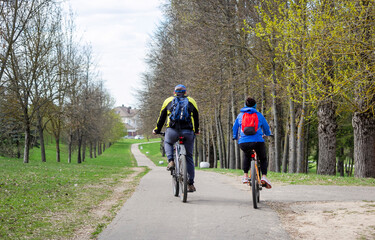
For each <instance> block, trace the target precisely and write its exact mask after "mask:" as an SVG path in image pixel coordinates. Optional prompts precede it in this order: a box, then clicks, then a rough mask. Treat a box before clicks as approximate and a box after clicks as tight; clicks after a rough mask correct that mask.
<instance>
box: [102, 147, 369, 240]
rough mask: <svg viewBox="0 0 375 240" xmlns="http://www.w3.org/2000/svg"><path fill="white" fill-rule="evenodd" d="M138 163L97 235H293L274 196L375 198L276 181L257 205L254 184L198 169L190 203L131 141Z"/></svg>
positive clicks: (358, 191) (363, 191)
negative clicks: (140, 169)
mask: <svg viewBox="0 0 375 240" xmlns="http://www.w3.org/2000/svg"><path fill="white" fill-rule="evenodd" d="M132 153H133V154H134V156H135V158H136V159H137V161H138V165H139V166H148V167H150V168H151V171H150V172H149V173H148V174H147V175H145V176H144V177H143V178H142V180H141V182H140V184H139V186H138V187H137V190H136V191H135V192H134V194H133V195H132V197H131V198H130V199H129V200H128V201H127V202H126V203H125V205H124V206H123V207H122V209H121V210H120V212H119V213H118V215H117V216H116V218H115V219H114V220H113V222H112V223H111V224H110V225H109V226H108V227H107V228H106V229H105V230H104V231H103V232H102V233H101V234H100V235H99V239H101V240H105V239H113V240H117V239H236V240H239V239H255V240H256V239H262V240H263V239H290V238H289V236H288V234H287V233H286V232H285V230H284V229H283V228H282V226H281V223H280V221H279V218H278V216H277V214H276V213H275V212H274V211H273V210H271V209H270V208H269V207H268V206H267V202H273V201H283V202H288V201H330V200H339V201H343V199H344V200H347V201H352V200H375V188H371V187H370V188H368V187H367V188H366V187H355V188H353V187H335V186H298V185H288V186H274V188H273V189H271V190H263V191H262V192H261V202H260V204H259V209H253V207H252V200H251V194H250V190H249V189H248V187H247V186H244V185H242V184H240V183H239V179H240V178H238V179H236V178H234V177H229V176H224V175H222V174H217V173H213V172H206V171H197V172H196V179H195V181H196V183H195V186H196V188H197V191H196V192H194V193H189V194H188V201H187V203H182V202H181V201H180V198H178V197H174V196H173V195H172V186H171V177H170V175H169V172H167V171H166V170H165V167H157V166H155V165H154V164H153V163H152V162H151V161H150V160H149V159H148V158H147V157H145V156H144V155H143V154H142V153H141V152H140V151H139V150H138V144H134V145H132Z"/></svg>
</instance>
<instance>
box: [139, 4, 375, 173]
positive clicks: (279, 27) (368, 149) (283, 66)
mask: <svg viewBox="0 0 375 240" xmlns="http://www.w3.org/2000/svg"><path fill="white" fill-rule="evenodd" d="M164 12H165V21H164V22H163V23H161V24H160V26H159V29H158V31H157V32H155V34H154V38H153V39H155V40H154V41H153V42H152V43H151V44H150V50H149V54H148V57H147V64H148V66H149V69H150V70H149V71H148V72H145V73H144V75H143V81H144V84H143V86H144V89H142V90H141V91H140V93H139V96H140V100H141V101H140V102H141V108H142V111H141V114H143V116H142V118H143V120H144V131H145V133H150V132H151V129H152V128H153V127H154V124H155V121H156V119H157V115H158V111H159V109H158V108H159V105H155V103H157V102H159V103H160V104H161V103H162V101H163V100H164V99H165V98H166V97H167V96H169V95H170V94H171V92H172V91H173V87H174V86H175V85H177V84H178V83H183V84H186V85H187V87H188V91H189V92H190V94H191V96H193V97H194V98H195V99H196V100H197V102H198V106H199V108H200V109H199V110H200V114H201V125H202V129H201V130H202V132H203V135H202V137H201V138H198V145H197V148H196V149H198V151H196V155H197V157H198V158H197V159H199V161H208V162H210V163H211V167H217V164H218V162H219V163H220V166H221V167H224V168H240V167H241V153H240V150H239V148H238V146H237V144H236V143H235V142H234V141H232V137H231V135H232V132H231V128H232V124H233V122H234V120H235V118H236V116H237V114H238V113H239V109H240V108H241V107H242V106H243V102H244V99H245V98H246V97H247V96H253V97H254V98H256V99H257V102H258V110H259V111H261V112H262V113H263V114H264V115H265V116H266V118H267V119H268V122H269V123H270V125H271V129H272V132H273V134H274V135H275V138H274V140H271V141H269V144H268V145H269V166H270V170H272V171H277V172H280V171H283V172H290V173H306V172H307V171H308V165H309V164H308V163H309V159H310V160H311V159H315V160H316V162H317V172H318V173H319V174H329V175H334V174H336V171H337V170H338V171H339V172H340V173H341V174H342V175H343V174H344V170H345V169H347V171H348V172H351V171H350V169H349V168H348V166H350V163H352V162H353V160H354V165H355V166H354V169H355V176H357V177H375V113H374V112H375V111H374V110H375V109H374V106H375V84H374V73H375V70H374V64H375V54H374V52H375V39H374V36H375V35H374V34H375V19H374V17H375V16H374V14H375V3H374V0H355V1H339V2H337V1H333V0H323V1H321V0H296V1H290V0H256V1H249V0H219V1H217V0H206V1H198V0H170V1H168V3H167V4H166V5H165V6H164Z"/></svg>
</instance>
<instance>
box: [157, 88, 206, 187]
mask: <svg viewBox="0 0 375 240" xmlns="http://www.w3.org/2000/svg"><path fill="white" fill-rule="evenodd" d="M183 102H185V103H186V105H185V108H186V110H185V111H184V112H186V114H187V116H188V117H187V118H184V119H182V120H181V119H175V118H173V117H172V114H173V113H174V112H175V109H176V105H178V106H181V108H183V107H182V106H183ZM181 115H182V113H181ZM165 120H167V124H166V127H167V130H166V131H165V139H164V148H165V153H166V155H167V158H168V166H167V170H171V169H174V167H175V163H174V154H173V144H174V143H175V142H177V140H178V138H179V137H180V136H183V137H184V138H185V140H184V145H185V148H186V163H187V172H188V174H189V179H188V191H189V192H194V191H196V189H195V186H194V176H195V169H194V161H193V150H194V139H195V134H199V113H198V107H197V104H196V102H195V100H194V99H193V98H191V97H188V96H187V94H186V87H185V86H184V85H182V84H179V85H177V86H176V87H175V89H174V96H172V97H169V98H167V99H166V100H165V101H164V103H163V105H162V107H161V110H160V114H159V118H158V121H157V124H156V127H155V129H154V130H153V131H152V133H153V134H158V133H160V131H161V129H162V128H163V125H164V123H165Z"/></svg>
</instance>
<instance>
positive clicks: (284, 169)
mask: <svg viewBox="0 0 375 240" xmlns="http://www.w3.org/2000/svg"><path fill="white" fill-rule="evenodd" d="M288 136H289V123H288V121H286V127H285V136H284V152H283V162H282V172H283V173H287V172H288V149H289V137H288Z"/></svg>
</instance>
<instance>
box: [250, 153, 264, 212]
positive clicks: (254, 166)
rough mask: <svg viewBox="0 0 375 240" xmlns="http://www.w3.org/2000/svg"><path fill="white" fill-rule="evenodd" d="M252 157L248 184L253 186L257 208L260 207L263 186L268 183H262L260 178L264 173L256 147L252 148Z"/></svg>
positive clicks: (254, 203)
mask: <svg viewBox="0 0 375 240" xmlns="http://www.w3.org/2000/svg"><path fill="white" fill-rule="evenodd" d="M251 151H252V153H251V158H250V162H251V165H250V169H251V171H250V176H249V179H248V185H249V186H250V188H251V193H252V196H253V207H254V208H255V209H256V208H258V203H259V201H260V191H261V190H262V187H266V184H262V183H261V181H260V179H261V177H262V173H261V171H260V162H259V159H258V158H257V155H256V152H255V150H254V149H252V150H251Z"/></svg>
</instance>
